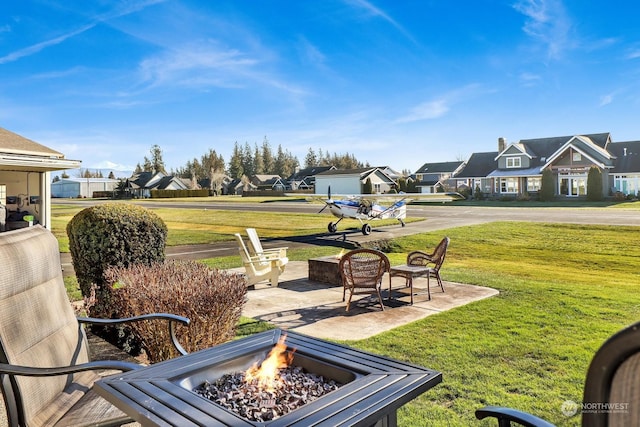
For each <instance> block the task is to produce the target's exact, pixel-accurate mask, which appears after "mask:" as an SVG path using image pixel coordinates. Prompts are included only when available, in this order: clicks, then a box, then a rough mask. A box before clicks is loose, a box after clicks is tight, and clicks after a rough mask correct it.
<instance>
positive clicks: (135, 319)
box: [77, 313, 191, 356]
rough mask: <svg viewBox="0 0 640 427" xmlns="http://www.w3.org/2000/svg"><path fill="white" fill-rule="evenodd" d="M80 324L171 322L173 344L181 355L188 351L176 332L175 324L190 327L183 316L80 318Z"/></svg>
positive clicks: (149, 315) (188, 321) (167, 314)
mask: <svg viewBox="0 0 640 427" xmlns="http://www.w3.org/2000/svg"><path fill="white" fill-rule="evenodd" d="M77 319H78V322H80V323H91V324H94V325H114V324H118V323H128V322H140V321H142V320H154V319H163V320H168V321H169V334H170V335H171V343H172V344H173V346H174V347H175V348H176V350H178V352H179V353H180V354H182V355H183V356H184V355H185V354H187V351H186V350H185V349H184V347H182V345H180V343H179V342H178V338H177V337H176V331H175V323H182V324H183V325H189V323H191V321H190V320H189V319H188V318H186V317H183V316H178V315H176V314H170V313H151V314H143V315H141V316H134V317H124V318H122V319H96V318H94V317H78V318H77Z"/></svg>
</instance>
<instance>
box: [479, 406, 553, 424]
mask: <svg viewBox="0 0 640 427" xmlns="http://www.w3.org/2000/svg"><path fill="white" fill-rule="evenodd" d="M487 417H494V418H496V419H497V420H498V425H499V426H500V427H508V426H510V425H511V422H512V421H513V422H515V423H518V424H519V425H523V426H525V427H555V425H554V424H551V423H550V422H547V421H545V420H543V419H542V418H538V417H536V416H535V415H531V414H529V413H526V412H522V411H518V410H517V409H511V408H503V407H500V406H485V407H484V408H481V409H478V410H476V418H477V419H479V420H482V419H484V418H487Z"/></svg>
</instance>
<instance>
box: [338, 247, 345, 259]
mask: <svg viewBox="0 0 640 427" xmlns="http://www.w3.org/2000/svg"><path fill="white" fill-rule="evenodd" d="M343 255H344V248H342V249H340V253H338V255H336V258H337V259H340V258H342V256H343Z"/></svg>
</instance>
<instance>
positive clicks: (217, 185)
mask: <svg viewBox="0 0 640 427" xmlns="http://www.w3.org/2000/svg"><path fill="white" fill-rule="evenodd" d="M231 181H233V180H232V179H231V177H230V176H228V175H224V174H218V176H216V178H214V182H213V184H212V183H211V179H210V178H204V179H201V180H199V181H198V186H199V187H200V188H208V189H209V194H211V193H213V194H214V195H216V196H217V195H218V194H225V193H226V189H227V187H228V186H229V184H230V183H231Z"/></svg>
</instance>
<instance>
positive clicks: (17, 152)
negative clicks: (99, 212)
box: [0, 128, 80, 230]
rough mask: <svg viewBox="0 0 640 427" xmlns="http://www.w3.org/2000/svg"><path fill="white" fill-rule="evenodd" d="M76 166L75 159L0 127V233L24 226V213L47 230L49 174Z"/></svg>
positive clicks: (48, 220)
mask: <svg viewBox="0 0 640 427" xmlns="http://www.w3.org/2000/svg"><path fill="white" fill-rule="evenodd" d="M79 167H80V161H79V160H67V159H65V158H64V154H62V153H59V152H57V151H55V150H52V149H50V148H48V147H45V146H44V145H42V144H39V143H37V142H35V141H32V140H30V139H27V138H24V137H22V136H20V135H18V134H16V133H13V132H10V131H8V130H6V129H3V128H0V206H1V208H0V223H1V224H0V230H2V229H4V228H6V229H10V228H17V227H19V226H22V225H24V224H25V221H23V220H22V217H23V216H24V215H25V214H26V215H32V216H33V217H34V220H35V222H38V223H40V224H42V225H44V226H45V227H47V228H49V229H50V228H51V172H52V171H59V170H66V169H77V168H79ZM5 212H6V214H5ZM5 221H6V223H5Z"/></svg>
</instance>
